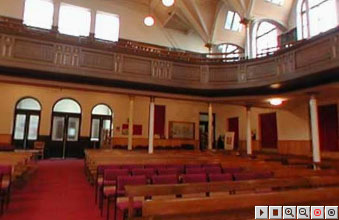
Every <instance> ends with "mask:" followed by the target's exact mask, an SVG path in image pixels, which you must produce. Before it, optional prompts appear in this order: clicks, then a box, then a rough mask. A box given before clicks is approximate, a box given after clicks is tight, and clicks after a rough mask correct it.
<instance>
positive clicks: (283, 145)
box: [278, 140, 312, 156]
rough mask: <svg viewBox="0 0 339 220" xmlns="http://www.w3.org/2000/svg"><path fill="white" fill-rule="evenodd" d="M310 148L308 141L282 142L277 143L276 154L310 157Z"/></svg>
mask: <svg viewBox="0 0 339 220" xmlns="http://www.w3.org/2000/svg"><path fill="white" fill-rule="evenodd" d="M311 146H312V145H311V141H310V140H283V141H278V152H279V153H280V154H291V155H299V156H311V155H312V149H311Z"/></svg>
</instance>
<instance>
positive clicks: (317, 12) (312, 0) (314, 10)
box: [297, 0, 338, 39]
mask: <svg viewBox="0 0 339 220" xmlns="http://www.w3.org/2000/svg"><path fill="white" fill-rule="evenodd" d="M297 15H298V16H297V25H298V38H299V39H303V38H308V37H313V36H315V35H317V34H319V33H321V32H325V31H327V30H329V29H331V28H334V27H336V26H337V24H338V20H337V19H338V18H337V3H336V1H335V0H300V1H299V3H298V6H297Z"/></svg>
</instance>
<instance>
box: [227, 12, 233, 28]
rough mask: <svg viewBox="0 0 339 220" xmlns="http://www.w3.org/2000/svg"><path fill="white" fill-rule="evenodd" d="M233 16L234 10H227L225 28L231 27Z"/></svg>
mask: <svg viewBox="0 0 339 220" xmlns="http://www.w3.org/2000/svg"><path fill="white" fill-rule="evenodd" d="M233 16H234V12H233V11H228V12H227V17H226V23H225V28H226V29H227V30H230V29H231V26H232V22H233Z"/></svg>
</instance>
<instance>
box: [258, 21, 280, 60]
mask: <svg viewBox="0 0 339 220" xmlns="http://www.w3.org/2000/svg"><path fill="white" fill-rule="evenodd" d="M285 30H286V28H285V27H284V26H283V25H282V24H281V23H280V22H278V21H276V20H271V19H266V18H264V19H260V20H257V21H255V22H254V23H253V27H252V51H253V54H252V55H253V57H257V56H265V55H263V54H265V53H272V52H274V51H275V50H277V46H278V36H279V34H280V33H281V32H283V31H285ZM260 38H261V39H260ZM258 39H259V40H260V41H259V45H258Z"/></svg>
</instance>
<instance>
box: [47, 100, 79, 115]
mask: <svg viewBox="0 0 339 220" xmlns="http://www.w3.org/2000/svg"><path fill="white" fill-rule="evenodd" d="M53 111H54V112H67V113H77V114H80V113H81V108H80V105H79V104H78V103H77V102H76V101H74V100H72V99H62V100H60V101H58V102H57V103H56V104H55V106H54V108H53Z"/></svg>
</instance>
